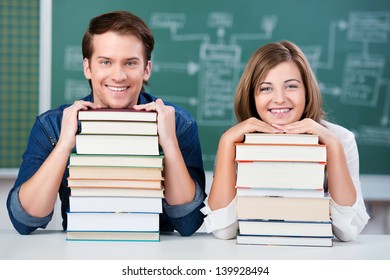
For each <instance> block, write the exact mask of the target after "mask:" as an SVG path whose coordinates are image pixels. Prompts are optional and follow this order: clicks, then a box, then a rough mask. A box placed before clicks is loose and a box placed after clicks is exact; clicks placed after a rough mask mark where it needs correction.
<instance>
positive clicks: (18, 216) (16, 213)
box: [7, 118, 53, 234]
mask: <svg viewBox="0 0 390 280" xmlns="http://www.w3.org/2000/svg"><path fill="white" fill-rule="evenodd" d="M51 150H52V145H51V143H50V141H49V139H48V138H47V136H46V133H45V131H44V128H43V126H42V124H41V122H40V121H39V120H38V118H37V120H36V121H35V123H34V126H33V128H32V130H31V133H30V137H29V140H28V143H27V148H26V151H25V152H24V154H23V161H22V164H21V166H20V168H19V174H18V177H17V179H16V181H15V184H14V186H13V188H12V189H11V190H10V192H9V194H8V198H7V210H8V215H9V217H10V220H11V222H12V224H13V226H14V228H15V229H16V230H17V231H18V232H19V233H20V234H29V233H31V232H33V231H34V230H36V229H37V228H45V227H46V226H47V224H48V223H49V222H50V220H51V219H52V215H53V213H51V214H50V215H48V216H46V217H33V216H31V215H29V214H28V213H27V212H26V211H25V210H24V209H23V207H22V205H21V202H20V200H19V190H20V187H21V186H22V185H23V183H24V182H26V181H27V180H28V179H30V178H31V177H32V176H33V175H34V174H35V172H36V171H37V170H38V169H39V167H40V166H41V165H42V164H43V162H44V161H45V160H46V158H47V157H48V155H49V154H50V152H51Z"/></svg>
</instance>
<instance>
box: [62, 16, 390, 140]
mask: <svg viewBox="0 0 390 280" xmlns="http://www.w3.org/2000/svg"><path fill="white" fill-rule="evenodd" d="M233 19H234V17H233V14H231V13H226V12H211V13H209V14H208V19H207V27H208V29H210V30H213V32H216V35H217V36H216V38H217V39H216V42H211V37H212V36H211V35H210V33H207V32H205V33H194V34H182V33H181V32H180V30H181V29H183V28H184V27H185V24H186V20H187V15H186V14H185V13H160V12H154V13H152V14H151V16H150V22H149V25H150V27H151V28H152V29H154V30H157V29H167V30H169V32H170V40H171V41H172V42H175V43H180V42H184V41H187V42H188V41H193V42H199V49H198V57H197V58H194V60H197V61H188V62H174V61H159V60H154V61H153V72H164V71H176V72H183V73H185V74H187V75H189V76H194V75H197V79H198V84H197V96H190V97H188V96H169V100H170V101H172V102H174V103H178V104H180V103H181V104H186V105H187V106H191V107H195V108H196V116H195V117H196V120H197V122H198V124H199V125H201V126H211V127H212V126H220V125H222V126H229V125H231V124H234V123H235V121H236V120H235V116H234V113H233V110H232V108H233V103H234V100H233V98H234V96H233V94H232V93H233V92H234V90H235V87H236V85H237V83H238V80H239V77H240V75H241V72H242V70H243V67H244V66H245V62H243V61H242V56H241V55H242V48H243V47H242V46H241V45H240V42H241V41H245V40H246V41H249V40H269V39H272V35H273V31H274V29H275V28H276V25H277V24H278V16H277V15H264V16H263V17H261V18H260V19H259V25H258V26H259V32H255V33H240V34H231V35H227V29H228V28H231V27H232V26H233V24H234V23H233ZM214 30H215V31H214ZM341 31H342V32H345V34H346V38H345V40H346V41H347V42H351V43H357V44H360V45H361V51H360V52H356V51H355V52H347V53H346V55H345V60H344V62H343V63H344V66H343V73H342V81H341V83H340V85H337V84H332V83H327V82H324V81H320V87H321V92H322V93H323V94H324V95H332V96H334V97H335V98H338V99H339V101H340V102H341V103H343V104H346V105H349V106H356V110H358V109H359V107H368V108H374V109H376V110H381V117H380V119H378V120H377V121H376V122H375V124H374V125H360V126H359V127H358V128H354V129H353V131H354V133H355V135H356V138H357V140H358V142H359V143H360V144H367V145H377V146H386V147H387V146H390V78H389V77H387V79H386V78H385V77H384V76H383V72H384V69H385V67H386V57H385V55H384V54H377V53H375V54H373V53H371V52H370V45H371V44H373V43H375V44H388V43H389V32H390V11H380V12H361V11H351V12H349V14H348V18H347V19H341V20H337V21H331V22H330V23H329V35H328V46H327V54H326V56H327V58H326V59H325V60H326V61H325V62H324V61H320V58H321V55H322V53H323V46H322V45H304V46H300V47H301V48H302V50H303V51H304V52H305V54H306V56H307V57H308V59H309V61H310V64H311V66H312V68H313V71H314V72H316V71H317V70H318V69H323V70H325V71H332V70H333V69H334V62H335V50H336V49H337V47H338V45H337V41H336V35H337V32H341ZM214 37H215V36H214ZM81 58H82V54H81V48H80V46H74V45H67V46H66V47H65V53H64V70H66V71H81V70H82V59H81ZM339 63H340V62H339ZM88 91H89V85H88V83H85V80H80V79H72V78H67V79H66V80H65V89H64V97H65V100H66V101H69V102H72V101H73V100H75V99H77V98H80V97H82V96H84V95H85V93H86V92H88ZM383 92H384V93H385V96H384V102H383V104H379V97H380V94H383ZM160 97H162V98H163V99H164V96H160ZM199 104H201V105H200V106H198V105H199Z"/></svg>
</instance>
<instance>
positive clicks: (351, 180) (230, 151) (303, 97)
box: [202, 41, 369, 241]
mask: <svg viewBox="0 0 390 280" xmlns="http://www.w3.org/2000/svg"><path fill="white" fill-rule="evenodd" d="M235 113H236V116H237V119H238V124H237V125H235V126H233V127H232V128H230V129H229V130H227V131H226V132H225V133H224V134H223V135H222V136H221V139H220V141H219V145H218V154H217V159H216V166H215V170H214V179H213V183H212V186H211V190H210V195H209V196H208V198H207V200H206V201H205V202H206V206H205V207H204V208H203V209H202V212H203V213H204V214H206V215H207V217H206V218H205V224H206V228H207V231H208V232H213V234H214V235H215V236H216V237H218V238H222V239H230V238H234V237H235V236H236V233H237V229H238V222H237V214H236V199H235V197H236V189H235V183H236V163H235V143H237V142H242V141H243V140H244V134H245V133H249V132H264V133H308V134H317V135H319V141H320V143H321V144H325V145H326V146H327V174H326V186H325V188H326V189H327V191H328V192H329V194H330V196H331V202H330V205H331V219H332V224H333V232H334V234H335V236H336V237H337V238H338V239H340V240H342V241H349V240H354V239H356V237H357V235H358V234H359V233H360V232H361V230H362V229H363V228H364V226H365V225H366V223H367V221H368V219H369V216H368V215H367V212H366V208H365V205H364V201H363V197H362V193H361V187H360V180H359V155H358V150H357V145H356V141H355V138H354V135H353V134H352V133H351V132H350V131H348V130H347V129H345V128H343V127H341V126H338V125H336V124H332V123H330V122H327V121H325V120H324V112H323V111H322V98H321V93H320V90H319V86H318V83H317V80H316V78H315V76H314V74H313V72H312V70H311V68H310V65H309V63H308V61H307V59H306V58H305V56H304V54H303V53H302V51H301V50H300V49H299V48H298V47H297V46H296V45H294V44H293V43H291V42H288V41H283V42H278V43H270V44H267V45H265V46H263V47H262V48H260V49H258V50H257V51H256V52H255V53H254V54H253V55H252V57H251V58H250V60H249V62H248V64H247V66H246V68H245V70H244V73H243V74H242V76H241V79H240V82H239V84H238V87H237V90H236V94H235Z"/></svg>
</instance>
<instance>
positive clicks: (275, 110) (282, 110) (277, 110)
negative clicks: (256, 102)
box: [271, 108, 290, 114]
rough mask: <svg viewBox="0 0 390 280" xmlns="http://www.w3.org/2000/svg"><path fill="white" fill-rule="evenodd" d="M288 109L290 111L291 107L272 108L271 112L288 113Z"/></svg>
mask: <svg viewBox="0 0 390 280" xmlns="http://www.w3.org/2000/svg"><path fill="white" fill-rule="evenodd" d="M288 111H290V109H288V108H284V109H271V112H272V113H275V114H282V113H287V112H288Z"/></svg>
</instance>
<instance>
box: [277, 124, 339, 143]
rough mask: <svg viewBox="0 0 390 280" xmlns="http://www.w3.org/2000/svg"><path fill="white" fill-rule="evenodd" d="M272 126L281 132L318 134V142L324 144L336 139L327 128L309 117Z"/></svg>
mask: <svg viewBox="0 0 390 280" xmlns="http://www.w3.org/2000/svg"><path fill="white" fill-rule="evenodd" d="M272 126H273V127H274V128H276V129H278V130H279V131H281V132H283V133H291V134H292V133H298V134H303V133H306V134H315V135H318V136H319V142H320V143H321V144H325V145H329V144H331V143H333V142H334V141H336V140H337V137H336V136H335V135H334V134H333V133H332V132H331V131H330V130H329V129H327V128H326V127H325V126H323V125H322V124H319V123H318V122H316V121H314V120H312V119H309V118H306V119H303V120H300V121H297V122H294V123H290V124H285V125H278V124H273V125H272Z"/></svg>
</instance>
